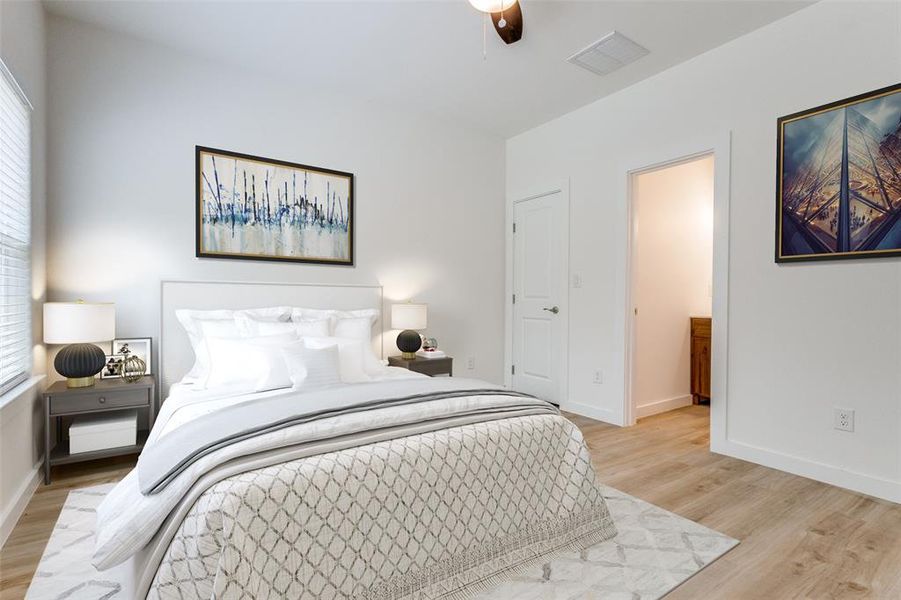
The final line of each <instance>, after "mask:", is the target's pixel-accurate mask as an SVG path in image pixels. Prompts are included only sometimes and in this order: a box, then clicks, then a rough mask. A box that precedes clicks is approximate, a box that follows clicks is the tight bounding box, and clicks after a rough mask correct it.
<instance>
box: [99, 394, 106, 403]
mask: <svg viewBox="0 0 901 600" xmlns="http://www.w3.org/2000/svg"><path fill="white" fill-rule="evenodd" d="M100 404H106V398H104V397H103V396H101V397H100Z"/></svg>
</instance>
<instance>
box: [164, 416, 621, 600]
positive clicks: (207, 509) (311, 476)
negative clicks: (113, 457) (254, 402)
mask: <svg viewBox="0 0 901 600" xmlns="http://www.w3.org/2000/svg"><path fill="white" fill-rule="evenodd" d="M615 533H616V529H615V527H614V525H613V522H612V520H611V518H610V514H609V512H608V511H607V506H606V504H605V502H604V499H603V497H602V496H601V491H600V488H599V486H598V484H597V481H596V479H595V475H594V471H593V469H592V466H591V462H590V458H589V454H588V451H587V449H586V447H585V444H584V442H583V440H582V436H581V434H580V432H579V430H578V429H577V428H576V427H575V426H574V425H573V424H572V423H570V422H569V421H568V420H566V419H565V418H563V417H561V416H558V415H537V416H535V415H533V416H523V417H515V418H508V419H502V420H493V421H487V422H479V423H473V424H467V425H462V426H458V427H452V428H449V429H441V430H438V431H431V432H428V433H423V434H419V435H412V436H408V437H401V438H397V439H391V440H386V441H381V442H377V443H373V444H369V445H363V446H357V447H352V448H347V449H343V450H339V451H336V452H329V453H325V454H320V455H316V456H310V457H306V458H301V459H297V460H292V461H289V462H283V463H280V464H276V465H273V466H268V467H264V468H259V469H256V470H252V471H248V472H246V473H242V474H239V475H233V476H231V477H229V478H227V479H224V480H222V481H219V482H218V483H216V484H214V485H213V486H212V487H210V488H209V489H207V490H206V491H205V492H203V494H202V495H201V496H200V497H199V498H198V500H197V501H196V502H195V503H194V505H193V507H192V508H191V509H190V511H189V512H188V514H187V516H186V517H185V518H184V520H183V521H182V522H181V523H180V525H179V526H178V530H177V532H176V534H175V536H174V538H173V539H172V541H171V543H170V544H169V546H168V548H167V550H166V552H165V555H164V557H163V559H162V562H161V563H160V566H159V568H158V570H157V572H156V575H155V577H154V579H153V583H152V585H151V588H150V591H149V594H148V597H149V598H154V599H155V598H166V599H168V598H179V599H194V598H197V599H201V598H202V599H211V598H221V599H229V598H235V599H237V598H297V599H304V598H310V599H312V598H316V599H322V600H327V599H333V598H334V599H338V598H360V599H364V600H381V599H388V598H392V599H393V598H447V599H452V600H454V599H457V598H466V597H470V596H472V595H474V594H475V593H477V592H479V591H482V590H484V589H487V588H488V587H491V586H493V585H495V584H496V583H498V582H499V581H501V580H502V579H504V578H506V577H508V576H510V575H513V574H515V573H517V572H520V571H522V570H523V569H527V568H529V567H530V566H534V565H535V563H536V562H540V561H547V560H549V558H552V557H553V555H554V554H556V553H559V552H564V551H568V550H573V549H579V550H580V549H582V548H585V547H587V546H590V545H592V544H596V543H598V542H600V541H603V540H605V539H609V538H611V537H613V536H614V535H615Z"/></svg>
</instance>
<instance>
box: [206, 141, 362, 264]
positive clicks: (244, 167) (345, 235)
mask: <svg viewBox="0 0 901 600" xmlns="http://www.w3.org/2000/svg"><path fill="white" fill-rule="evenodd" d="M353 180H354V176H353V173H346V172H343V171H334V170H331V169H324V168H321V167H311V166H308V165H302V164H298V163H291V162H286V161H282V160H276V159H272V158H263V157H260V156H251V155H248V154H240V153H238V152H231V151H227V150H217V149H215V148H207V147H204V146H197V147H196V148H195V200H196V207H195V211H196V212H195V214H196V222H197V223H196V255H197V256H198V257H201V258H235V259H248V260H273V261H288V262H300V263H315V264H330V265H347V266H352V265H353V264H354V248H353V240H354V234H353V228H354V189H353Z"/></svg>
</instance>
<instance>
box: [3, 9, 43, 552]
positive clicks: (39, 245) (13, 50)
mask: <svg viewBox="0 0 901 600" xmlns="http://www.w3.org/2000/svg"><path fill="white" fill-rule="evenodd" d="M44 44H45V18H44V10H43V7H42V6H41V4H40V3H39V2H37V1H36V0H35V1H32V0H25V1H22V2H0V57H2V58H3V62H4V63H5V64H6V66H7V67H8V68H9V70H10V71H11V72H12V74H13V76H14V77H15V78H16V81H17V82H18V84H19V85H20V86H21V87H22V90H23V91H24V92H25V94H26V95H27V96H28V99H29V101H30V102H31V104H32V106H33V107H34V111H33V112H32V115H31V166H32V181H31V197H32V206H31V216H32V227H31V239H32V255H31V263H32V297H33V298H34V304H33V310H32V321H33V328H32V329H33V331H34V340H35V348H34V369H33V370H34V372H35V373H36V374H41V373H44V368H45V356H44V347H43V345H42V344H41V337H42V333H41V332H42V329H41V317H40V315H41V305H42V303H43V301H44V292H45V289H46V277H45V258H44V250H45V233H46V232H45V216H46V97H47V96H46V77H45V45H44ZM39 384H40V379H39V378H34V379H33V380H32V381H30V382H28V383H27V384H24V385H22V386H19V387H18V388H16V389H14V390H12V391H11V392H10V393H8V394H6V395H4V396H2V397H0V545H2V544H3V542H4V541H5V540H6V537H7V535H9V532H10V531H11V530H12V527H13V526H14V525H15V523H16V521H17V520H18V518H19V515H20V514H21V512H22V510H24V508H25V504H26V503H27V502H28V499H29V498H30V497H31V492H32V490H33V489H34V488H35V487H36V485H37V483H38V481H39V479H38V477H39V467H40V462H41V458H42V454H43V443H42V438H41V436H42V433H43V427H42V423H43V421H42V420H41V419H42V417H41V415H42V405H41V400H40V394H39V392H40V386H39Z"/></svg>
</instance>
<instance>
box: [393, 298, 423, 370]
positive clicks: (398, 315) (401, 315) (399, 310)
mask: <svg viewBox="0 0 901 600" xmlns="http://www.w3.org/2000/svg"><path fill="white" fill-rule="evenodd" d="M427 317H428V305H426V304H413V303H412V302H407V303H405V304H392V305H391V328H392V329H403V331H401V332H400V334H398V336H397V349H398V350H400V351H401V356H403V358H404V359H406V360H413V359H414V358H416V351H417V350H419V349H420V348H421V347H422V336H421V335H419V333H417V332H416V331H415V330H416V329H425V328H426V325H427V323H428V319H427Z"/></svg>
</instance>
